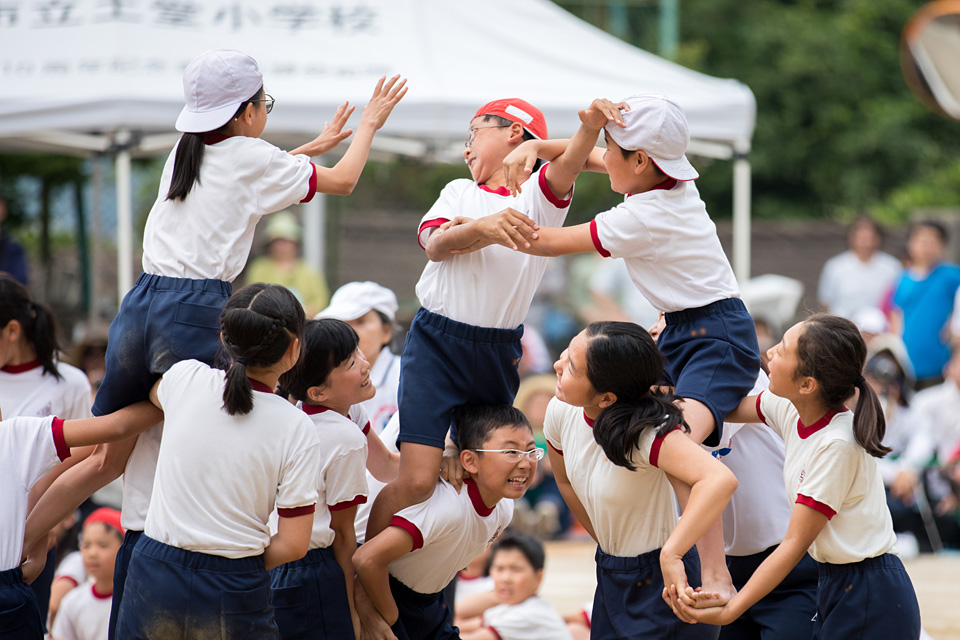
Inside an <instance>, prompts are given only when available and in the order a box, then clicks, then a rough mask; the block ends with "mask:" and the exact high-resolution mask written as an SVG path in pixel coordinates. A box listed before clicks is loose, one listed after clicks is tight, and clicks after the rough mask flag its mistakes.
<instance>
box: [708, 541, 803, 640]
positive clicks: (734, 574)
mask: <svg viewBox="0 0 960 640" xmlns="http://www.w3.org/2000/svg"><path fill="white" fill-rule="evenodd" d="M777 546H778V545H774V546H772V547H770V548H769V549H764V550H763V551H761V552H760V553H755V554H753V555H750V556H727V568H728V569H729V570H730V577H731V578H733V586H734V587H736V588H737V591H740V590H741V589H743V585H745V584H746V583H747V580H749V579H750V576H752V575H753V572H754V571H756V570H757V567H759V566H760V563H761V562H763V561H764V560H766V558H767V556H769V555H770V554H771V553H773V551H774V549H776V548H777ZM817 575H818V574H817V563H816V561H814V559H813V558H811V557H810V556H809V555H807V554H804V556H803V559H802V560H800V562H798V563H797V566H795V567H794V568H793V569H792V570H791V571H790V573H788V574H787V577H786V578H784V579H783V581H782V582H781V583H780V584H778V585H777V586H776V588H775V589H774V590H773V591H771V592H770V593H768V594H767V595H766V596H764V597H763V599H762V600H760V602H758V603H756V604H755V605H753V606H752V607H750V608H749V609H747V611H746V613H744V614H743V615H742V616H740V617H739V618H737V619H736V620H734V621H733V622H732V623H730V624H728V625H724V626H723V627H721V629H720V640H810V638H811V637H812V636H813V617H814V615H815V614H816V612H817Z"/></svg>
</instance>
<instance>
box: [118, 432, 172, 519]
mask: <svg viewBox="0 0 960 640" xmlns="http://www.w3.org/2000/svg"><path fill="white" fill-rule="evenodd" d="M162 437H163V422H160V423H158V424H155V425H153V426H152V427H150V428H149V429H147V430H146V431H144V432H142V433H141V434H140V435H139V436H137V443H136V444H135V445H133V451H132V452H131V453H130V457H129V458H127V466H126V467H124V469H123V503H122V505H123V507H122V509H121V510H120V524H122V525H123V528H124V529H126V530H127V531H143V529H144V528H145V527H146V523H147V511H148V510H149V509H150V496H152V495H153V480H154V477H155V476H156V473H157V458H158V457H159V456H160V439H161V438H162Z"/></svg>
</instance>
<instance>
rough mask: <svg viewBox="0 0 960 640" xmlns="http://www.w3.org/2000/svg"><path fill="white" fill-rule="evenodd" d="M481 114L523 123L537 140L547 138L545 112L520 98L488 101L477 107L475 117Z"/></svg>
mask: <svg viewBox="0 0 960 640" xmlns="http://www.w3.org/2000/svg"><path fill="white" fill-rule="evenodd" d="M480 116H500V117H501V118H506V119H507V120H509V121H510V122H516V123H517V124H520V125H522V126H523V128H524V129H526V130H527V131H529V132H530V134H531V135H532V136H533V137H534V138H536V139H537V140H546V138H547V121H546V119H544V117H543V112H542V111H540V109H537V108H536V107H535V106H533V105H532V104H530V103H529V102H527V101H526V100H521V99H520V98H502V99H500V100H494V101H493V102H488V103H487V104H485V105H483V106H482V107H480V108H479V109H477V113H476V115H474V116H473V117H474V118H479V117H480Z"/></svg>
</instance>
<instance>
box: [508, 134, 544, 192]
mask: <svg viewBox="0 0 960 640" xmlns="http://www.w3.org/2000/svg"><path fill="white" fill-rule="evenodd" d="M538 142H539V141H538V140H527V141H526V142H524V143H523V144H521V145H519V146H518V147H517V148H516V149H514V150H513V151H511V152H510V153H508V154H507V157H506V158H504V159H503V178H504V180H505V181H506V183H507V189H509V190H510V195H512V196H516V195H517V194H518V193H521V192H522V189H521V185H522V184H523V183H524V182H526V180H527V178H529V177H530V174H531V173H533V167H534V165H536V164H537V159H538V155H537V143H538Z"/></svg>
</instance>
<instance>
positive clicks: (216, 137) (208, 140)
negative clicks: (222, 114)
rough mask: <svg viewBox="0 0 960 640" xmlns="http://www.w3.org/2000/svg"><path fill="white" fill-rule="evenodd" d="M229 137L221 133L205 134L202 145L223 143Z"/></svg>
mask: <svg viewBox="0 0 960 640" xmlns="http://www.w3.org/2000/svg"><path fill="white" fill-rule="evenodd" d="M229 137H231V136H225V135H223V134H222V133H205V134H203V144H217V143H218V142H223V141H224V140H226V139H227V138H229Z"/></svg>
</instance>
